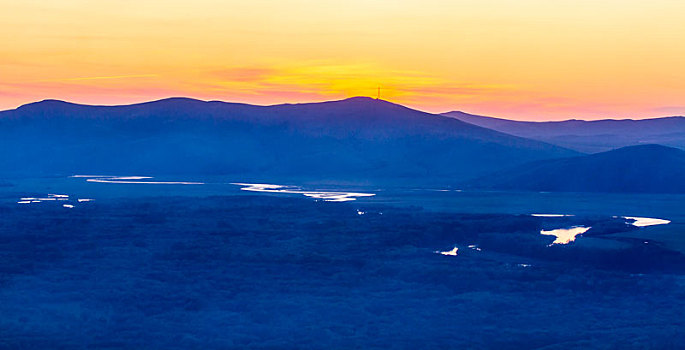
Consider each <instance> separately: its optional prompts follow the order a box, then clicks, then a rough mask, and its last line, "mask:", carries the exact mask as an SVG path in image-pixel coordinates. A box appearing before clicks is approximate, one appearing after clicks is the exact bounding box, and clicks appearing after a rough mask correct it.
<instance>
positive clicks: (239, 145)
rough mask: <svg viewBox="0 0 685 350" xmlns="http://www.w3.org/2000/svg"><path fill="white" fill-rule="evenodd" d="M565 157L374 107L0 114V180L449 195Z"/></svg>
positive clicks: (387, 106)
mask: <svg viewBox="0 0 685 350" xmlns="http://www.w3.org/2000/svg"><path fill="white" fill-rule="evenodd" d="M574 154H576V153H575V152H573V151H570V150H567V149H564V148H561V147H558V146H553V145H549V144H546V143H543V142H539V141H534V140H528V139H525V138H520V137H516V136H511V135H507V134H504V133H500V132H497V131H493V130H489V129H486V128H482V127H479V126H475V125H472V124H468V123H465V122H461V121H459V120H456V119H453V118H447V117H443V116H439V115H434V114H429V113H424V112H420V111H416V110H412V109H409V108H406V107H403V106H400V105H396V104H392V103H389V102H386V101H382V100H374V99H370V98H363V97H357V98H350V99H346V100H341V101H332V102H324V103H307V104H292V105H291V104H286V105H276V106H254V105H247V104H237V103H225V102H216V101H214V102H204V101H199V100H193V99H187V98H171V99H165V100H160V101H154V102H148V103H142V104H135V105H126V106H88V105H78V104H72V103H67V102H63V101H56V100H46V101H42V102H37V103H32V104H28V105H25V106H22V107H19V108H17V109H15V110H10V111H5V112H0V173H5V174H26V175H36V174H73V173H105V174H143V175H146V174H189V175H227V176H229V177H230V178H233V179H251V180H256V179H263V180H276V179H306V180H322V181H323V180H332V181H337V180H341V181H359V182H364V181H373V182H381V181H386V182H394V183H421V182H429V181H430V182H431V183H454V182H456V181H460V180H464V179H467V178H469V177H474V176H478V175H482V174H485V173H487V172H491V171H494V170H496V169H499V168H501V167H502V166H514V165H517V164H523V163H525V162H529V161H534V160H540V159H550V158H558V157H562V156H571V155H574Z"/></svg>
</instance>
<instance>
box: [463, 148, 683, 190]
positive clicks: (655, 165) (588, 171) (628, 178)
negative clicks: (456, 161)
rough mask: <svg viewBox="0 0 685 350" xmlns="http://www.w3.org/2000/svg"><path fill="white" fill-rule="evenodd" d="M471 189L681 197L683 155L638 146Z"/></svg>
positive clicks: (537, 165) (552, 163) (490, 179)
mask: <svg viewBox="0 0 685 350" xmlns="http://www.w3.org/2000/svg"><path fill="white" fill-rule="evenodd" d="M472 186H473V187H476V188H481V189H482V188H487V189H498V190H523V191H549V192H625V193H627V192H633V193H685V151H683V150H680V149H677V148H672V147H666V146H661V145H642V146H630V147H624V148H620V149H617V150H613V151H608V152H602V153H597V154H592V155H585V156H577V157H570V158H562V159H554V160H544V161H538V162H533V163H530V164H525V165H521V166H518V167H515V168H513V169H508V170H503V171H499V172H496V173H493V174H491V175H488V176H485V177H482V178H479V179H478V180H476V181H473V182H472Z"/></svg>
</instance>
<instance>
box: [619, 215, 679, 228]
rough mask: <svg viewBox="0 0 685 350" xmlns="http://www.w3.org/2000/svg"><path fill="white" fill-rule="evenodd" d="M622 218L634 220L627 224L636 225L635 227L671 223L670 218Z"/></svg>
mask: <svg viewBox="0 0 685 350" xmlns="http://www.w3.org/2000/svg"><path fill="white" fill-rule="evenodd" d="M623 218H624V219H626V220H634V221H633V222H631V223H629V224H631V225H633V226H637V227H645V226H654V225H666V224H670V223H671V220H664V219H656V218H643V217H638V216H624V217H623Z"/></svg>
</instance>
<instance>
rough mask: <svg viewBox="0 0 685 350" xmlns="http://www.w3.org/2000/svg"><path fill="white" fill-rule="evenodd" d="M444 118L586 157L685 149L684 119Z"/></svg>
mask: <svg viewBox="0 0 685 350" xmlns="http://www.w3.org/2000/svg"><path fill="white" fill-rule="evenodd" d="M442 115H444V116H447V117H451V118H455V119H458V120H461V121H464V122H467V123H471V124H474V125H478V126H481V127H485V128H489V129H492V130H497V131H500V132H504V133H507V134H510V135H516V136H520V137H525V138H531V139H535V140H538V141H543V142H547V143H551V144H555V145H558V146H561V147H565V148H570V149H573V150H576V151H579V152H583V153H597V152H604V151H608V150H611V149H616V148H621V147H625V146H632V145H639V144H652V143H656V144H663V145H666V146H670V147H676V148H681V149H685V117H682V116H670V117H661V118H649V119H601V120H589V121H585V120H578V119H570V120H565V121H549V122H533V121H516V120H508V119H502V118H495V117H485V116H479V115H475V114H469V113H465V112H459V111H455V112H448V113H443V114H442Z"/></svg>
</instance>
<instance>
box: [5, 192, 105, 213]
mask: <svg viewBox="0 0 685 350" xmlns="http://www.w3.org/2000/svg"><path fill="white" fill-rule="evenodd" d="M90 201H93V199H90V198H78V199H75V200H72V199H71V198H70V196H69V195H68V194H54V193H50V194H48V195H47V196H46V197H21V198H20V199H19V200H18V201H17V204H39V203H56V202H60V203H61V204H62V207H64V208H70V209H71V208H75V207H76V206H75V205H74V204H76V203H82V202H90Z"/></svg>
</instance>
